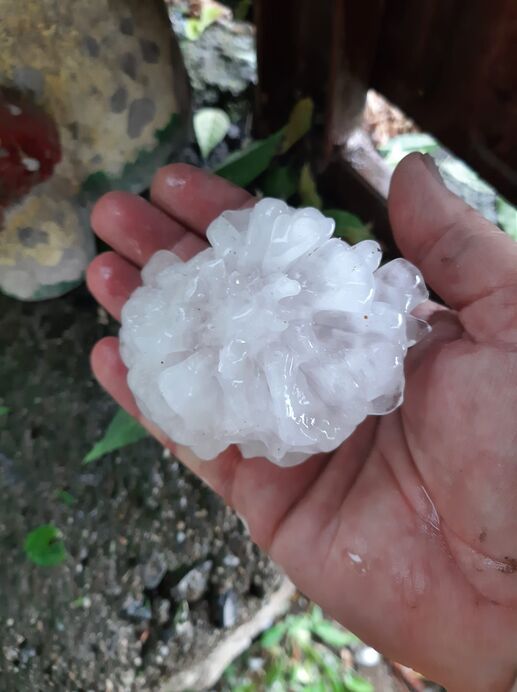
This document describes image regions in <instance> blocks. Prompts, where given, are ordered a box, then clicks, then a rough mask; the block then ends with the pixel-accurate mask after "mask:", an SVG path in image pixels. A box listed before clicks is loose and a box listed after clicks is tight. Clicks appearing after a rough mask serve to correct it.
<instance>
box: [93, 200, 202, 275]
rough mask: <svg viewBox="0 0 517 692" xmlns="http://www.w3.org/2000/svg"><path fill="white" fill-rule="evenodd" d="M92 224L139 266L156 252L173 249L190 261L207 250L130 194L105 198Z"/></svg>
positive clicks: (166, 217)
mask: <svg viewBox="0 0 517 692" xmlns="http://www.w3.org/2000/svg"><path fill="white" fill-rule="evenodd" d="M91 223H92V226H93V229H94V230H95V233H96V234H97V235H98V236H99V237H100V238H102V239H103V240H104V241H105V242H106V243H108V245H110V246H111V247H112V248H113V249H114V250H116V252H118V253H119V254H120V255H122V256H123V257H125V258H126V259H128V260H130V261H131V262H133V263H134V264H136V265H137V266H139V267H141V266H143V265H144V264H145V263H146V262H147V260H148V259H149V258H150V257H151V255H153V254H154V253H155V252H156V251H157V250H164V249H165V250H172V251H174V252H175V253H176V254H177V255H178V256H179V257H181V259H188V258H189V257H192V255H194V254H195V253H196V252H199V251H200V250H202V249H204V248H205V247H206V243H203V242H202V241H201V239H200V238H199V237H198V236H196V235H195V234H193V233H191V232H190V231H188V230H187V229H186V228H185V227H184V226H182V225H181V224H180V223H178V222H177V221H174V220H173V219H171V218H170V217H169V216H167V214H164V213H163V212H162V211H160V209H157V208H156V207H154V206H153V205H152V204H150V203H149V202H147V201H146V200H145V199H143V198H142V197H138V196H136V195H131V194H129V193H128V192H109V193H108V194H107V195H104V197H102V198H101V199H100V200H99V201H98V202H97V204H96V205H95V207H94V209H93V212H92V218H91Z"/></svg>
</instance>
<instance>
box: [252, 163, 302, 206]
mask: <svg viewBox="0 0 517 692" xmlns="http://www.w3.org/2000/svg"><path fill="white" fill-rule="evenodd" d="M298 178H299V174H298V171H297V170H296V169H295V168H294V166H291V165H285V166H282V165H281V164H278V163H273V164H272V165H271V166H270V168H269V169H268V170H267V171H266V172H265V173H264V175H263V176H262V178H261V179H260V189H261V191H262V193H263V194H264V195H265V196H266V197H277V198H278V199H283V200H288V199H289V198H290V197H292V196H293V195H294V194H295V193H296V191H297V190H298Z"/></svg>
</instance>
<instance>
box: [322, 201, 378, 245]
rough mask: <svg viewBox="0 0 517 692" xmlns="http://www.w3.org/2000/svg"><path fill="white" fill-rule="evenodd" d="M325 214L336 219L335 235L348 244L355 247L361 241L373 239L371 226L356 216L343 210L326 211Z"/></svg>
mask: <svg viewBox="0 0 517 692" xmlns="http://www.w3.org/2000/svg"><path fill="white" fill-rule="evenodd" d="M323 214H324V215H325V216H329V217H330V218H331V219H334V221H335V222H336V228H335V230H334V235H335V236H337V237H338V238H342V239H343V240H346V242H347V243H351V244H352V245H353V244H354V243H358V242H359V241H361V240H371V239H373V235H372V233H371V228H372V226H371V224H369V223H363V222H362V221H361V219H360V218H359V217H358V216H355V214H351V213H350V212H349V211H343V210H341V209H324V210H323Z"/></svg>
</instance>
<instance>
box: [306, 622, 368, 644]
mask: <svg viewBox="0 0 517 692" xmlns="http://www.w3.org/2000/svg"><path fill="white" fill-rule="evenodd" d="M312 632H313V634H315V635H316V636H317V637H318V639H321V641H322V642H324V643H325V644H327V646H333V647H335V648H337V649H342V648H343V647H345V646H351V645H352V644H357V643H358V642H359V640H358V639H357V637H356V636H355V634H352V632H348V631H347V630H344V629H343V628H342V627H338V626H336V625H335V624H334V623H333V622H330V621H329V620H322V621H321V622H316V623H315V624H314V625H313V627H312Z"/></svg>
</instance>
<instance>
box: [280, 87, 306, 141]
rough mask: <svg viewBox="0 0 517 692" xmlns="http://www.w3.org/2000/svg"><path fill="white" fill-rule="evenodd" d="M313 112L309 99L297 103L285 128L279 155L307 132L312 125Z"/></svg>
mask: <svg viewBox="0 0 517 692" xmlns="http://www.w3.org/2000/svg"><path fill="white" fill-rule="evenodd" d="M313 112H314V102H313V100H312V99H311V98H304V99H300V101H298V102H297V103H296V104H295V106H294V108H293V110H292V111H291V114H290V115H289V120H288V121H287V125H286V126H285V133H284V140H283V142H282V147H281V150H280V151H281V153H282V154H285V152H286V151H289V149H290V148H291V147H292V146H293V145H294V144H296V142H298V141H299V140H300V139H302V137H305V135H306V134H307V133H308V132H309V130H310V129H311V125H312V115H313Z"/></svg>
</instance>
